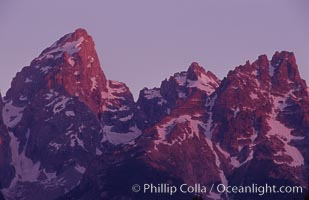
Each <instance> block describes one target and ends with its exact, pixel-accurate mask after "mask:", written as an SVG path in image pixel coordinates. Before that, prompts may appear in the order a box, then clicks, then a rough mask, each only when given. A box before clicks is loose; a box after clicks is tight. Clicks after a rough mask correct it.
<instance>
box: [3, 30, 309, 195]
mask: <svg viewBox="0 0 309 200" xmlns="http://www.w3.org/2000/svg"><path fill="white" fill-rule="evenodd" d="M0 110H1V111H2V115H0V183H1V185H0V186H1V191H2V193H3V194H4V196H5V198H6V199H12V200H15V199H25V200H28V199H31V200H32V199H34V200H36V199H66V200H67V199H158V197H157V196H156V195H149V194H145V195H142V194H137V193H133V192H132V191H131V187H132V185H133V184H140V185H142V184H144V183H155V184H159V183H169V184H170V185H173V184H174V185H179V184H182V183H187V184H191V185H194V184H195V183H200V184H202V185H205V186H207V187H210V186H211V185H212V184H215V185H218V184H224V185H251V184H252V183H256V184H265V183H268V184H272V185H291V186H292V185H299V186H302V187H303V188H304V192H303V194H299V196H297V197H300V198H301V197H302V196H303V195H304V194H305V193H306V192H308V186H307V181H308V175H309V174H308V170H309V169H308V159H309V158H308V155H309V152H308V145H307V144H308V142H309V141H308V140H309V139H308V137H309V95H308V87H307V85H306V83H305V81H304V80H302V79H301V76H300V74H299V71H298V67H297V64H296V59H295V56H294V54H293V53H291V52H286V51H282V52H276V53H275V54H274V56H273V57H272V59H270V60H269V59H268V58H267V56H265V55H262V56H259V57H258V59H257V60H256V61H254V62H253V63H250V62H249V61H248V62H247V63H246V64H244V65H241V66H238V67H236V68H235V69H234V70H231V71H230V72H228V74H227V77H226V78H224V79H223V80H219V79H218V78H217V77H216V76H215V75H214V74H213V73H211V72H210V71H206V70H205V69H204V68H203V67H201V66H200V65H199V64H198V63H195V62H193V63H192V64H191V65H190V66H189V68H188V70H187V71H183V72H178V73H175V74H174V75H172V76H171V77H169V78H168V79H165V80H163V81H162V83H161V85H160V87H158V88H152V89H148V88H144V89H142V90H141V91H140V95H139V97H138V100H137V101H136V102H134V99H133V96H132V94H131V92H130V90H129V88H128V87H127V86H126V85H125V84H124V83H121V82H118V81H114V80H108V79H107V78H106V76H105V75H104V72H103V71H102V68H101V66H100V62H99V59H98V56H97V53H96V51H95V45H94V42H93V39H92V37H91V36H89V35H88V33H87V32H86V31H85V30H83V29H77V30H76V31H75V32H73V33H71V34H67V35H65V36H64V37H62V38H61V39H60V40H58V41H56V42H55V43H54V44H53V45H51V46H50V47H49V48H47V49H45V50H44V51H43V52H42V53H41V54H40V55H39V56H38V57H37V58H35V59H34V60H33V61H32V62H31V64H30V66H26V67H24V68H23V69H22V70H21V72H18V73H17V74H16V77H15V78H14V79H13V81H12V84H11V88H10V89H9V90H8V91H7V93H6V95H5V97H4V98H3V99H2V98H0ZM193 196H194V194H186V195H183V194H175V195H173V196H170V195H168V194H167V195H161V196H160V198H161V199H181V198H187V199H190V198H193ZM267 197H268V196H267ZM274 197H276V198H278V197H277V196H276V195H275V196H271V195H270V196H269V198H274ZM291 197H295V195H294V196H289V195H286V196H280V198H282V199H290V198H291ZM203 198H205V199H244V198H247V199H259V198H260V196H258V195H256V196H252V195H248V196H246V195H240V194H238V195H232V194H218V193H216V192H212V193H209V192H207V193H206V194H203ZM0 199H1V196H0Z"/></svg>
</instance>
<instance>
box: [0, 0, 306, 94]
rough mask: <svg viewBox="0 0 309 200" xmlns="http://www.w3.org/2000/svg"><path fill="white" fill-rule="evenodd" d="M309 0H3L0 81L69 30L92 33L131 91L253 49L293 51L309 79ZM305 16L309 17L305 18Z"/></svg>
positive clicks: (240, 59)
mask: <svg viewBox="0 0 309 200" xmlns="http://www.w3.org/2000/svg"><path fill="white" fill-rule="evenodd" d="M308 2H309V1H307V0H294V1H290V0H258V1H249V0H233V1H230V0H226V1H223V0H221V1H220V0H213V1H210V0H209V1H207V0H186V1H183V0H153V1H150V0H139V1H137V0H130V1H125V0H123V1H118V0H114V1H107V0H106V1H105V0H93V1H82V0H65V1H63V0H53V1H47V0H46V1H45V0H0V89H1V91H2V93H5V92H6V90H7V89H8V88H9V85H10V82H11V80H12V78H13V77H14V76H15V74H16V72H18V71H20V70H21V68H22V67H23V66H26V65H29V64H30V61H31V60H32V59H33V58H35V57H36V56H38V54H39V53H40V52H41V51H42V50H43V49H44V48H46V47H48V46H50V45H51V44H52V43H53V42H54V41H56V40H57V39H59V38H60V37H61V36H63V35H64V34H66V33H69V32H72V31H74V30H75V29H76V28H79V27H83V28H85V29H87V31H88V33H89V34H90V35H92V36H93V38H94V41H95V43H96V49H97V52H98V55H99V58H100V61H101V65H102V69H103V70H104V72H105V74H106V76H107V78H108V79H112V80H118V81H122V82H125V83H126V84H127V85H128V86H129V87H130V89H131V91H132V92H133V94H134V96H135V98H136V97H137V95H138V93H139V90H140V89H142V88H143V87H154V86H159V85H160V82H161V81H162V80H163V79H165V78H168V77H169V76H170V75H172V74H174V73H175V72H178V71H183V70H186V69H187V68H188V66H189V65H190V63H191V62H193V61H197V62H199V63H200V65H202V66H203V67H204V68H205V69H206V70H210V71H212V72H214V73H215V74H216V75H217V76H218V77H220V78H223V77H224V76H225V75H226V74H227V72H228V71H229V70H231V69H233V68H234V67H235V66H238V65H240V64H244V63H245V61H246V60H250V61H254V60H255V59H256V58H257V56H258V55H260V54H266V55H268V56H269V58H271V56H272V55H273V54H274V52H275V51H277V50H278V51H281V50H288V51H294V52H295V55H296V59H297V63H298V66H299V69H300V72H301V74H302V77H303V78H304V79H306V80H307V82H308V81H309V68H308V67H309V56H308V53H309V25H308V19H309V12H308V10H309V3H308ZM306 19H307V20H306Z"/></svg>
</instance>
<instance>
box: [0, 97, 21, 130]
mask: <svg viewBox="0 0 309 200" xmlns="http://www.w3.org/2000/svg"><path fill="white" fill-rule="evenodd" d="M13 104H14V103H13V100H11V101H9V102H8V103H6V104H5V105H4V107H3V110H2V116H3V122H4V124H5V125H6V126H7V127H9V128H13V127H15V126H16V125H17V124H18V123H19V122H20V121H21V119H22V117H23V111H24V109H25V108H24V107H18V106H14V105H13Z"/></svg>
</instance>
